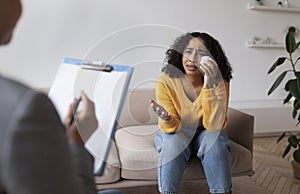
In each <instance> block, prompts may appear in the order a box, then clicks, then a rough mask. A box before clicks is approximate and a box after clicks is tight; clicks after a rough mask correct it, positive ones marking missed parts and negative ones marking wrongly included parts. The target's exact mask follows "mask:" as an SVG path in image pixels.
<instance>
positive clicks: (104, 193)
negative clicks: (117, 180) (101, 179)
mask: <svg viewBox="0 0 300 194" xmlns="http://www.w3.org/2000/svg"><path fill="white" fill-rule="evenodd" d="M97 194H123V192H121V191H119V190H117V189H107V190H103V191H99V192H98V193H97Z"/></svg>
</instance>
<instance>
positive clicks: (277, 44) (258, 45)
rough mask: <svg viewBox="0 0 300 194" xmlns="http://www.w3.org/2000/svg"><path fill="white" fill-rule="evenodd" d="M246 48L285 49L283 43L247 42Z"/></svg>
mask: <svg viewBox="0 0 300 194" xmlns="http://www.w3.org/2000/svg"><path fill="white" fill-rule="evenodd" d="M246 47H248V48H285V46H284V44H283V43H276V44H262V43H255V44H254V43H252V42H251V41H247V42H246Z"/></svg>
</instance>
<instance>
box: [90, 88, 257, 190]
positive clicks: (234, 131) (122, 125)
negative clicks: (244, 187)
mask: <svg viewBox="0 0 300 194" xmlns="http://www.w3.org/2000/svg"><path fill="white" fill-rule="evenodd" d="M149 99H155V94H154V89H151V88H150V89H136V90H131V91H129V92H128V95H127V98H126V101H125V104H124V107H123V110H122V113H121V118H120V120H119V128H118V130H117V131H116V133H115V141H114V143H113V145H112V149H111V151H110V153H109V156H108V160H107V165H106V168H105V171H104V175H103V176H101V177H97V176H96V177H95V181H96V184H97V189H99V190H101V189H108V188H125V187H140V186H147V185H156V184H157V158H158V154H157V152H156V150H155V147H154V137H155V133H156V131H157V130H159V129H158V126H157V116H156V115H155V113H154V112H153V111H152V110H151V109H150V107H149ZM253 127H254V117H253V116H251V115H249V114H246V113H243V112H240V111H238V110H236V109H233V108H229V110H228V125H227V127H226V129H225V130H226V131H227V134H228V136H229V138H230V141H231V145H232V149H231V153H232V160H231V165H232V176H233V177H234V176H251V175H253V174H254V171H253V170H252V159H253ZM201 180H202V181H203V180H205V176H204V173H203V169H202V167H201V163H200V162H199V160H198V158H197V157H193V158H191V159H190V161H189V162H188V165H187V167H186V169H185V172H184V176H183V182H189V181H201Z"/></svg>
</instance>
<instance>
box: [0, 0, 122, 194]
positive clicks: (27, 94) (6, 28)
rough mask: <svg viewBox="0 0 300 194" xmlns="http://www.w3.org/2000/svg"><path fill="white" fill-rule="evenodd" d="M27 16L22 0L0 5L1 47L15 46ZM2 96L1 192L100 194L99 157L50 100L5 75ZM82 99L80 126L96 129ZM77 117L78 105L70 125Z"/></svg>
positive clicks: (0, 83) (0, 0)
mask: <svg viewBox="0 0 300 194" xmlns="http://www.w3.org/2000/svg"><path fill="white" fill-rule="evenodd" d="M21 12H22V6H21V2H20V0H0V45H5V44H8V43H9V42H10V40H11V38H12V34H13V31H14V28H15V26H16V23H17V21H18V20H19V18H20V16H21ZM0 91H1V92H0V193H6V194H96V193H97V191H96V188H95V183H94V177H93V157H92V156H91V155H90V154H89V153H88V152H87V150H86V149H85V148H84V141H83V140H82V139H81V137H80V135H79V133H78V130H77V127H76V125H75V124H74V123H73V124H72V125H71V126H68V127H65V125H64V124H62V123H61V122H60V119H59V116H58V114H57V111H56V110H55V108H54V106H53V104H52V103H51V101H50V100H49V99H48V98H47V96H46V95H44V94H41V93H38V92H36V91H34V90H32V89H30V88H29V87H27V86H25V85H23V84H21V83H18V82H16V81H14V80H11V79H7V78H5V77H2V76H1V75H0ZM80 96H81V98H82V102H83V106H84V107H83V109H82V111H80V112H78V113H77V114H76V123H79V124H80V125H81V126H85V127H84V128H86V129H87V130H95V129H96V128H97V125H98V122H97V119H96V117H95V109H94V104H93V102H92V101H90V100H89V99H88V97H87V96H86V95H85V94H84V93H83V92H82V93H81V95H80ZM74 103H76V101H74ZM71 117H72V106H70V108H69V112H68V115H67V117H66V123H69V121H70V119H71ZM87 121H88V122H87ZM100 193H102V192H100ZM103 193H110V194H112V193H115V194H116V193H121V192H119V191H116V190H109V191H108V190H107V191H103Z"/></svg>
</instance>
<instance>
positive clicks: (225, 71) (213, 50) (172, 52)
mask: <svg viewBox="0 0 300 194" xmlns="http://www.w3.org/2000/svg"><path fill="white" fill-rule="evenodd" d="M192 38H200V39H202V40H203V41H204V45H205V47H206V48H207V49H208V51H209V52H210V54H211V56H212V57H213V58H214V60H215V61H216V63H217V64H218V66H219V69H220V72H221V74H222V77H223V79H224V80H226V81H229V80H230V79H231V78H232V68H231V65H230V63H229V62H228V59H227V57H226V55H225V53H224V51H223V49H222V47H221V45H220V43H219V42H218V41H217V40H216V39H214V38H213V37H212V36H210V35H209V34H207V33H201V32H191V33H190V32H189V33H185V34H183V35H181V36H180V37H178V38H177V39H176V40H175V41H174V43H173V45H171V47H170V49H168V50H167V52H166V59H165V60H166V62H167V64H166V65H165V66H164V67H163V68H162V72H164V73H166V74H168V75H169V76H170V77H180V76H181V75H182V74H185V70H184V68H183V64H182V56H183V55H182V53H183V51H184V49H185V48H186V46H187V45H188V43H189V42H190V40H191V39H192ZM178 70H179V71H178Z"/></svg>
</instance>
